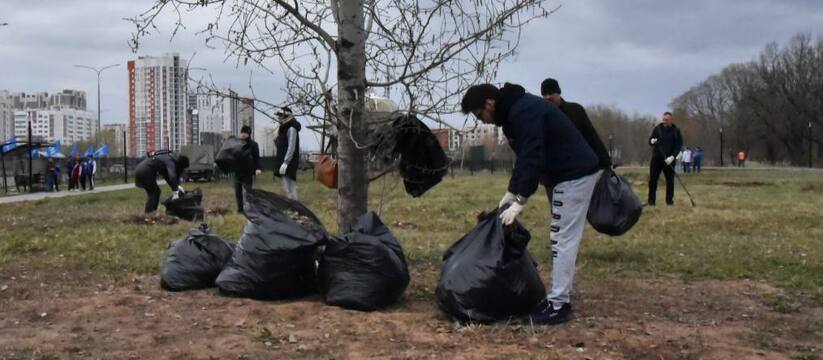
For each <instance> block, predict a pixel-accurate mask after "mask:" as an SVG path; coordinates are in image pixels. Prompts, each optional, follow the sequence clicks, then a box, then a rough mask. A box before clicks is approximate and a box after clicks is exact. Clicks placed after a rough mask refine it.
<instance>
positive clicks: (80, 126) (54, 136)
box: [14, 109, 97, 145]
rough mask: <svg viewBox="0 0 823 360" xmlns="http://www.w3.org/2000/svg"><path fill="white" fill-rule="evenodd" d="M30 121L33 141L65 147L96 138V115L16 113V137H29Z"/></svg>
mask: <svg viewBox="0 0 823 360" xmlns="http://www.w3.org/2000/svg"><path fill="white" fill-rule="evenodd" d="M29 121H31V135H32V138H33V139H38V140H40V141H48V142H52V141H55V140H60V141H61V142H62V144H63V145H71V144H73V143H75V142H77V141H85V140H89V139H92V138H94V136H95V134H96V127H97V117H96V116H95V115H94V113H91V112H88V111H83V110H75V109H50V110H25V111H15V112H14V135H15V136H17V137H18V138H20V139H26V138H27V137H28V128H29Z"/></svg>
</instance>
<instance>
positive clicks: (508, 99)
mask: <svg viewBox="0 0 823 360" xmlns="http://www.w3.org/2000/svg"><path fill="white" fill-rule="evenodd" d="M523 95H526V89H525V88H524V87H522V86H520V85H517V84H510V83H506V84H504V85H503V87H502V88H500V98H499V99H498V100H497V104H496V105H495V110H494V123H495V124H496V125H498V126H499V125H503V124H504V123H505V122H506V119H508V118H509V112H510V111H511V109H512V106H514V103H516V102H517V100H520V98H521V97H523Z"/></svg>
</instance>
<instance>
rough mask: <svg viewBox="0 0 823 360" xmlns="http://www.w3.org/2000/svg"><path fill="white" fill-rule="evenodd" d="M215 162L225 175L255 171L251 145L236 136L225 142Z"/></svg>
mask: <svg viewBox="0 0 823 360" xmlns="http://www.w3.org/2000/svg"><path fill="white" fill-rule="evenodd" d="M214 162H215V163H216V164H217V168H219V169H220V171H222V172H224V173H237V174H247V173H250V172H254V170H255V169H254V167H255V166H254V161H253V160H252V156H251V145H249V143H248V142H247V141H243V140H240V139H239V138H237V137H234V136H232V137H230V138H228V139H226V141H224V142H223V146H222V147H221V148H220V151H219V152H218V153H217V156H216V157H215V158H214Z"/></svg>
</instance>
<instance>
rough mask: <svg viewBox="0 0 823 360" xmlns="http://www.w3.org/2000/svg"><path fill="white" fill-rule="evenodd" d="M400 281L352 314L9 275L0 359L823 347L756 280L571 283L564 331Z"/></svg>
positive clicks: (669, 355)
mask: <svg viewBox="0 0 823 360" xmlns="http://www.w3.org/2000/svg"><path fill="white" fill-rule="evenodd" d="M412 277H413V279H414V280H413V281H412V285H411V286H410V288H409V290H408V291H407V293H406V296H405V298H404V300H403V302H402V303H400V304H398V305H397V306H395V307H393V308H390V309H387V310H385V311H380V312H373V313H362V312H356V311H349V310H344V309H340V308H335V307H330V306H326V305H324V304H323V303H322V301H321V300H320V298H319V297H312V298H307V299H303V300H299V301H290V302H260V301H253V300H246V299H235V298H226V297H222V296H220V295H219V294H218V293H217V291H216V290H203V291H193V292H185V293H170V292H165V291H162V290H160V289H159V286H158V283H159V279H158V277H156V276H117V277H108V278H107V277H101V276H100V275H95V274H94V273H92V272H89V271H81V270H74V271H66V272H63V273H54V272H45V271H30V270H26V269H25V268H24V267H22V266H15V267H14V269H9V268H8V267H7V268H6V269H0V289H2V290H0V359H31V358H35V359H51V358H59V359H87V358H100V359H166V358H180V359H270V358H281V359H318V358H319V359H360V358H377V359H418V358H443V359H501V358H505V359H520V358H526V359H556V358H559V359H565V358H568V359H732V358H733V359H787V358H790V356H791V355H792V354H795V355H796V354H799V353H802V354H803V356H820V354H821V351H823V348H821V344H823V332H822V331H821V329H823V326H821V325H823V309H821V308H819V307H813V306H810V305H792V306H789V307H781V309H784V310H785V309H788V310H785V311H783V312H777V311H775V310H774V308H775V306H774V304H773V303H771V302H770V300H769V299H775V298H780V297H779V296H782V295H781V294H780V290H777V289H775V288H772V287H770V286H768V285H765V284H762V283H757V282H751V281H702V282H693V283H687V282H684V281H682V280H674V279H660V280H627V279H613V280H598V281H596V283H597V286H594V282H593V281H592V282H588V281H587V280H586V279H585V278H584V277H583V276H581V278H582V279H580V283H579V284H578V292H577V294H576V301H575V306H576V311H577V318H576V319H575V320H574V321H572V322H570V323H567V324H564V325H561V326H557V327H534V328H532V327H528V326H520V325H511V324H497V325H492V326H463V327H456V326H455V324H453V323H452V322H450V321H449V320H448V319H447V318H446V317H445V316H443V315H442V314H441V313H440V312H439V311H438V309H437V307H436V305H435V303H434V300H433V298H432V295H431V294H432V292H433V289H432V288H431V287H432V286H433V284H435V283H436V280H437V273H436V271H434V270H427V271H425V272H423V273H420V272H417V273H414V274H413V276H412ZM810 354H811V355H810ZM804 358H806V357H804ZM809 358H814V357H809ZM818 358H819V357H818Z"/></svg>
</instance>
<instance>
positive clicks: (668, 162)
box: [666, 156, 674, 165]
mask: <svg viewBox="0 0 823 360" xmlns="http://www.w3.org/2000/svg"><path fill="white" fill-rule="evenodd" d="M673 162H674V156H669V157H667V158H666V165H671V164H672V163H673Z"/></svg>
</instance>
